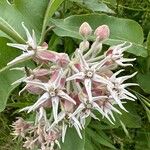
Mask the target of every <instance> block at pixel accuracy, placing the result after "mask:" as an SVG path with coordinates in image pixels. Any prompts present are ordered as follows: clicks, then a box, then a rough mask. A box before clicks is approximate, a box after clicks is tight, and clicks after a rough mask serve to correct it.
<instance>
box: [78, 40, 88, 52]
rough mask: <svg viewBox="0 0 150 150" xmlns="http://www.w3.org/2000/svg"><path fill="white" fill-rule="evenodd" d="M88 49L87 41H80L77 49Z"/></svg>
mask: <svg viewBox="0 0 150 150" xmlns="http://www.w3.org/2000/svg"><path fill="white" fill-rule="evenodd" d="M89 47H90V43H89V42H88V41H82V42H81V43H80V45H79V49H80V50H82V51H86V50H88V49H89Z"/></svg>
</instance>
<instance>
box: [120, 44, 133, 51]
mask: <svg viewBox="0 0 150 150" xmlns="http://www.w3.org/2000/svg"><path fill="white" fill-rule="evenodd" d="M125 44H126V43H125ZM125 44H124V45H125ZM131 46H132V43H131V42H130V43H129V45H128V46H125V47H123V48H121V49H120V51H121V52H124V51H126V50H127V49H128V48H130V47H131Z"/></svg>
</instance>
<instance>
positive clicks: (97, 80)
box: [92, 73, 112, 85]
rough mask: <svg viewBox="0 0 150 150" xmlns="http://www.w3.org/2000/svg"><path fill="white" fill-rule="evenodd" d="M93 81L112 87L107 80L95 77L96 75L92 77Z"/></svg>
mask: <svg viewBox="0 0 150 150" xmlns="http://www.w3.org/2000/svg"><path fill="white" fill-rule="evenodd" d="M92 79H93V81H95V82H99V83H103V84H110V85H112V83H111V82H110V81H108V80H107V79H105V78H103V77H101V76H99V75H97V74H96V73H95V74H94V75H93V78H92Z"/></svg>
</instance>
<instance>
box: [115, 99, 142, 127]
mask: <svg viewBox="0 0 150 150" xmlns="http://www.w3.org/2000/svg"><path fill="white" fill-rule="evenodd" d="M124 107H125V108H126V109H127V110H128V112H125V111H124V110H120V111H121V113H122V115H118V114H115V116H116V122H120V121H122V122H123V124H124V125H125V126H126V127H128V128H140V127H141V124H142V122H141V117H140V116H139V115H138V113H137V111H136V104H135V102H129V101H128V102H127V104H124ZM133 108H134V109H133Z"/></svg>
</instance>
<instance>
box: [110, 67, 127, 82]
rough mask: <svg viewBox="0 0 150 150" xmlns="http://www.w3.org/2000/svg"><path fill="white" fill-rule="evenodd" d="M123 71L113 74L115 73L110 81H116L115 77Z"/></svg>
mask: <svg viewBox="0 0 150 150" xmlns="http://www.w3.org/2000/svg"><path fill="white" fill-rule="evenodd" d="M123 71H124V69H121V70H119V71H117V72H115V73H114V74H113V75H112V76H111V78H110V80H111V81H116V76H118V75H119V74H120V73H121V72H123Z"/></svg>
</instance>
